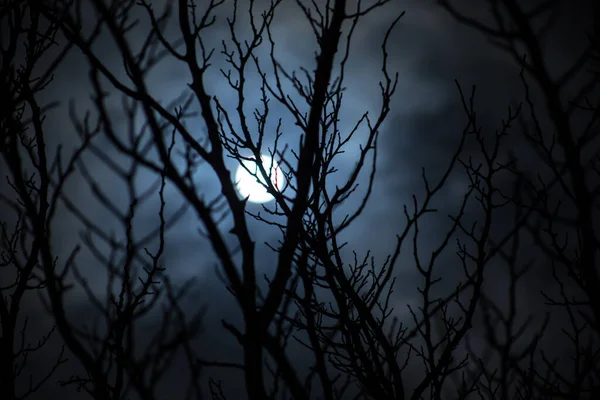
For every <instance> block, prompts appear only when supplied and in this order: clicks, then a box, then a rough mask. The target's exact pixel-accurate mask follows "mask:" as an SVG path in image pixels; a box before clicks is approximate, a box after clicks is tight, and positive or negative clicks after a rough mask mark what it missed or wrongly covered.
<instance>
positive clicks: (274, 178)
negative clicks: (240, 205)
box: [235, 155, 285, 203]
mask: <svg viewBox="0 0 600 400" xmlns="http://www.w3.org/2000/svg"><path fill="white" fill-rule="evenodd" d="M261 159H262V163H263V166H264V167H265V169H266V170H268V169H269V168H270V169H271V171H270V172H269V175H270V177H271V182H272V183H273V186H274V187H275V189H277V190H282V189H283V184H284V180H285V176H284V175H283V171H281V168H279V166H278V165H277V162H275V161H274V160H273V161H272V159H271V157H269V156H265V155H263V156H261ZM271 163H272V164H271ZM243 164H244V165H245V166H246V168H247V169H248V171H250V172H248V171H247V170H246V169H245V168H244V167H243V166H242V165H240V166H239V167H238V169H237V171H236V173H235V182H236V186H237V190H238V192H239V193H240V195H241V196H242V197H244V198H246V197H248V201H251V202H252V203H266V202H268V201H271V200H273V196H271V194H269V192H267V189H266V188H265V186H263V185H266V181H265V179H264V178H263V176H262V174H261V173H260V169H259V168H258V166H257V165H256V163H255V162H253V161H243ZM257 178H258V181H257Z"/></svg>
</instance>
